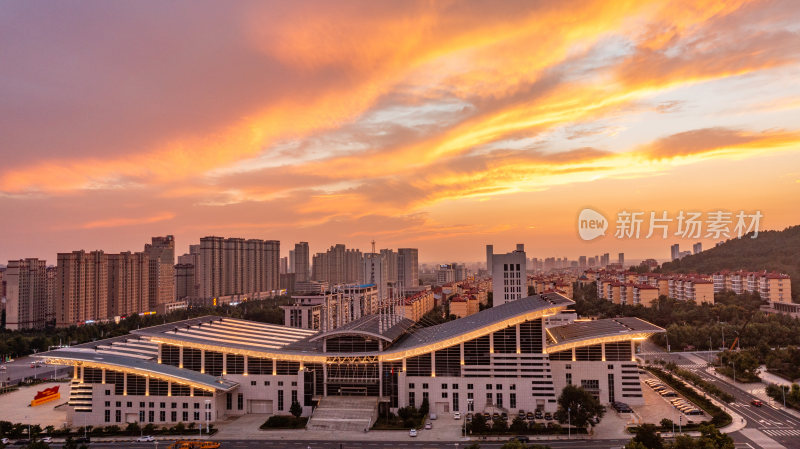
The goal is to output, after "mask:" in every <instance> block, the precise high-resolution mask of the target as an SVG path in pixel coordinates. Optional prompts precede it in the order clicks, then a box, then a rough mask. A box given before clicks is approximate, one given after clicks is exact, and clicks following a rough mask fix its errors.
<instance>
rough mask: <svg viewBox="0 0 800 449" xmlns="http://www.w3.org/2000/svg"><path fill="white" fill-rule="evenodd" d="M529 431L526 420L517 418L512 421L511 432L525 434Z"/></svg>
mask: <svg viewBox="0 0 800 449" xmlns="http://www.w3.org/2000/svg"><path fill="white" fill-rule="evenodd" d="M526 430H528V425H527V424H526V423H525V420H523V419H522V418H520V417H519V416H517V417H516V418H514V420H513V421H511V432H513V433H518V434H519V433H524V432H525V431H526Z"/></svg>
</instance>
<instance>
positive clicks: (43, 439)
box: [41, 437, 53, 443]
mask: <svg viewBox="0 0 800 449" xmlns="http://www.w3.org/2000/svg"><path fill="white" fill-rule="evenodd" d="M41 442H42V443H52V442H53V439H52V438H51V437H44V438H42V439H41Z"/></svg>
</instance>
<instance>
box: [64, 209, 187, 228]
mask: <svg viewBox="0 0 800 449" xmlns="http://www.w3.org/2000/svg"><path fill="white" fill-rule="evenodd" d="M173 218H175V214H174V213H172V212H163V213H160V214H157V215H153V216H150V217H125V218H108V219H103V220H94V221H89V222H86V223H83V224H81V225H80V226H79V227H80V228H81V229H97V228H119V227H124V226H135V225H143V224H150V223H158V222H160V221H167V220H172V219H173Z"/></svg>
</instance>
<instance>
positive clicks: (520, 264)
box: [492, 243, 528, 307]
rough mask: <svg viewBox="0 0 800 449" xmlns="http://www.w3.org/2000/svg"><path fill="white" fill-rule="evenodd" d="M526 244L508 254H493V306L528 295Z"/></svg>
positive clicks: (519, 244)
mask: <svg viewBox="0 0 800 449" xmlns="http://www.w3.org/2000/svg"><path fill="white" fill-rule="evenodd" d="M526 260H527V259H526V257H525V245H523V244H522V243H517V249H516V250H514V251H512V252H510V253H508V254H493V255H492V296H493V306H495V307H496V306H499V305H503V304H505V303H507V302H511V301H516V300H518V299H520V298H524V297H526V296H528V287H527V284H526V276H525V261H526Z"/></svg>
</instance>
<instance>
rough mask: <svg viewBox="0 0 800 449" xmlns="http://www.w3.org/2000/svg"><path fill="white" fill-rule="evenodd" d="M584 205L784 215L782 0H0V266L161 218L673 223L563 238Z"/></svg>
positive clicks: (441, 249)
mask: <svg viewBox="0 0 800 449" xmlns="http://www.w3.org/2000/svg"><path fill="white" fill-rule="evenodd" d="M585 207H590V208H593V209H596V210H598V211H601V212H603V213H604V214H606V216H608V217H609V218H611V217H612V216H614V215H615V214H616V213H617V212H618V211H621V210H638V211H646V212H648V213H649V211H657V212H659V213H660V212H661V211H664V210H666V211H668V212H669V214H670V215H676V214H677V212H678V211H680V210H686V211H688V210H696V211H703V212H708V211H714V210H729V211H739V210H745V211H755V210H759V211H761V213H762V214H763V215H764V218H763V219H762V221H761V229H782V228H784V227H786V226H789V225H794V224H800V6H798V4H797V2H796V1H795V0H787V1H749V2H748V1H729V2H722V1H717V0H710V1H630V2H625V1H614V2H609V1H596V2H595V1H580V2H570V1H552V2H532V1H519V2H513V1H502V2H498V1H486V2H450V1H440V2H439V1H436V2H434V1H422V2H414V1H398V2H380V1H379V2H376V1H364V2H356V1H343V2H338V1H337V2H334V1H318V2H314V1H308V2H302V1H291V2H274V3H268V2H263V1H257V2H247V1H236V2H220V1H213V2H212V1H208V2H205V1H196V0H193V1H169V2H164V1H157V2H156V1H152V2H151V1H135V2H131V1H129V2H109V1H59V2H39V1H28V0H18V1H17V0H12V1H5V2H3V6H2V7H0V210H2V215H1V216H2V219H1V220H0V235H2V237H0V263H5V262H6V261H7V260H9V259H15V258H21V257H40V258H47V259H48V261H49V262H51V263H55V254H56V253H57V252H65V251H71V250H76V249H86V250H91V249H103V250H105V251H107V252H118V251H124V250H134V251H136V250H141V249H142V246H143V245H144V243H145V242H146V241H149V238H150V237H151V236H154V235H165V234H174V235H175V237H176V241H177V246H178V248H177V252H178V253H179V254H180V253H183V252H185V251H187V250H188V245H189V244H190V243H197V242H198V240H199V238H200V237H202V236H205V235H219V236H225V237H246V238H265V239H277V240H280V241H281V243H282V252H283V253H284V255H286V254H288V250H289V247H290V246H293V244H294V243H295V242H296V241H300V240H305V241H309V242H310V244H311V250H312V252H317V251H321V250H324V248H325V247H327V246H329V245H331V244H335V243H344V244H346V245H347V246H348V247H358V248H361V249H362V250H368V249H369V242H370V240H372V239H374V240H376V241H377V246H378V247H379V248H386V247H393V248H397V247H407V246H411V247H418V248H419V249H420V259H421V261H445V260H447V261H449V260H481V259H482V258H483V257H484V245H485V244H487V243H493V244H494V245H495V249H496V251H497V252H505V251H510V250H512V249H513V245H514V244H515V243H517V242H520V243H525V244H526V249H527V250H528V255H529V256H532V257H545V256H558V257H563V256H567V257H570V258H577V256H579V255H582V254H586V255H594V254H600V253H603V252H611V253H613V254H614V255H613V256H612V259H614V258H615V257H616V254H615V253H617V252H620V251H624V252H625V253H626V257H627V258H631V259H635V258H642V257H658V258H666V257H668V255H669V245H670V244H671V243H681V245H682V247H683V248H682V249H690V246H691V244H692V243H694V241H695V240H690V239H678V238H670V239H667V240H664V239H662V238H660V237H659V238H651V239H643V238H642V239H639V240H633V239H627V240H618V239H616V238H614V236H613V230H610V231H611V232H609V233H608V235H607V236H605V237H601V238H599V239H596V240H593V241H591V242H584V241H582V240H580V239H579V237H578V234H577V225H576V222H577V216H578V213H579V211H580V210H581V209H583V208H585ZM703 242H704V243H705V245H706V247H708V246H709V245H711V244H712V241H711V240H703Z"/></svg>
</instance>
